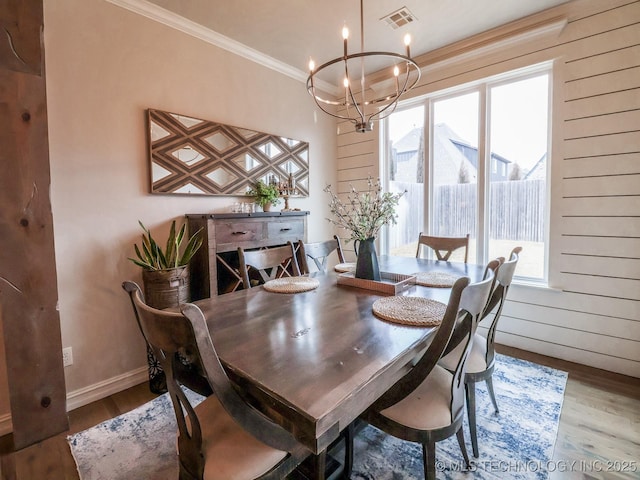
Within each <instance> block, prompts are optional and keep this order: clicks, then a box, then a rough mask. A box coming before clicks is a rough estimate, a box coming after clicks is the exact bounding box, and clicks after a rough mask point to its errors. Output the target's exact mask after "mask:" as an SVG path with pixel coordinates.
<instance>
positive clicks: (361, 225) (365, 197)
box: [324, 177, 405, 281]
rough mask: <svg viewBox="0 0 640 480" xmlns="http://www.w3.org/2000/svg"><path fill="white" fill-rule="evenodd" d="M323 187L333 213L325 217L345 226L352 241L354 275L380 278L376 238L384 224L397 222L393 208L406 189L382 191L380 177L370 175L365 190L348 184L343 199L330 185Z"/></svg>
mask: <svg viewBox="0 0 640 480" xmlns="http://www.w3.org/2000/svg"><path fill="white" fill-rule="evenodd" d="M324 191H325V192H327V193H328V194H329V195H330V196H331V201H330V202H329V211H330V212H331V214H332V215H333V218H327V220H328V221H329V222H331V223H333V224H334V225H336V226H338V227H340V228H342V229H344V230H346V231H347V232H348V233H349V238H350V239H351V240H353V241H354V246H355V247H356V255H357V260H356V272H355V276H356V277H357V278H364V279H367V280H377V281H378V280H380V269H379V268H378V257H377V253H376V249H375V243H374V242H375V238H376V236H377V235H378V232H379V231H380V229H381V228H382V226H383V225H388V224H395V223H396V217H397V215H396V210H395V209H396V207H397V206H398V202H399V201H400V198H401V197H402V196H403V195H404V193H405V192H402V193H391V192H383V191H382V186H381V185H380V179H378V180H376V181H375V182H374V181H373V180H372V178H371V177H368V178H367V190H365V191H362V192H358V191H357V190H356V189H355V188H354V187H353V185H351V191H350V192H349V194H348V195H347V202H346V203H345V202H343V201H342V200H341V199H340V197H338V195H337V194H336V193H334V192H333V191H332V190H331V185H327V186H326V187H325V189H324ZM356 241H357V242H356Z"/></svg>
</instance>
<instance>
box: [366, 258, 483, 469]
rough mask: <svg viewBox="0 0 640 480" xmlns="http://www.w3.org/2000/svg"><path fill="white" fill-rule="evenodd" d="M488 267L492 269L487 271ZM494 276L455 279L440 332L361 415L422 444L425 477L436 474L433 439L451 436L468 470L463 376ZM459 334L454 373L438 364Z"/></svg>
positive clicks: (394, 434) (403, 438)
mask: <svg viewBox="0 0 640 480" xmlns="http://www.w3.org/2000/svg"><path fill="white" fill-rule="evenodd" d="M490 271H492V270H490ZM492 282H493V276H492V274H490V275H489V276H488V278H486V279H484V280H482V281H480V282H477V283H469V278H467V277H462V278H460V279H458V280H457V281H456V282H455V283H454V285H453V287H452V289H451V294H450V296H449V302H448V304H447V308H446V311H445V314H444V317H443V320H442V323H441V325H440V327H439V328H438V331H437V332H436V334H435V336H434V339H433V341H432V342H431V344H430V345H429V347H428V348H427V350H426V352H425V353H424V354H423V355H422V357H421V358H420V359H419V360H418V361H417V363H416V364H415V366H414V367H413V368H412V369H411V370H409V372H408V373H407V374H406V375H405V376H404V377H402V378H401V379H400V380H399V381H398V382H397V383H396V384H395V385H394V386H393V387H391V389H389V390H388V391H387V392H386V393H385V394H384V395H383V396H382V397H380V399H378V400H377V401H376V402H375V403H374V404H373V405H372V406H371V407H370V408H369V409H368V410H367V411H365V413H364V414H363V415H362V418H363V419H364V420H365V421H367V422H368V423H370V424H371V425H373V426H375V427H377V428H379V429H380V430H382V431H384V432H386V433H387V434H389V435H393V436H394V437H397V438H400V439H402V440H407V441H410V442H418V443H420V444H422V455H423V465H424V472H425V477H426V478H427V479H429V480H431V479H435V478H436V465H435V452H436V442H439V441H440V440H444V439H446V438H448V437H450V436H451V435H453V434H455V435H456V437H457V440H458V444H459V445H460V450H461V452H462V456H463V458H464V460H465V463H466V465H467V468H469V466H470V465H469V457H468V455H467V450H466V446H465V443H464V432H463V429H462V423H463V417H464V374H465V367H466V362H467V357H468V354H469V351H470V350H471V343H472V340H473V335H474V333H475V330H476V327H477V324H478V321H479V318H480V315H481V314H482V311H483V309H484V307H485V305H486V303H487V298H488V297H489V293H490V289H491V284H492ZM461 334H463V335H462V338H463V340H462V341H463V344H464V349H463V350H462V351H461V352H459V353H460V355H459V358H458V359H457V365H456V369H455V371H454V372H449V371H447V370H446V369H444V368H443V367H441V366H439V365H438V360H439V359H440V357H441V355H442V353H443V352H444V351H445V349H446V346H447V345H448V344H449V343H450V341H451V338H452V337H453V336H454V335H457V336H459V337H460V336H461Z"/></svg>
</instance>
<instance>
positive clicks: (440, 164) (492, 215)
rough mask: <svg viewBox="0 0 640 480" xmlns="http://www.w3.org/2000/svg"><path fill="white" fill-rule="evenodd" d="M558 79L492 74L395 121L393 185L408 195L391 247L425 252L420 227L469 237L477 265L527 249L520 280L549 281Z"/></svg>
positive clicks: (390, 152) (545, 74)
mask: <svg viewBox="0 0 640 480" xmlns="http://www.w3.org/2000/svg"><path fill="white" fill-rule="evenodd" d="M549 78H550V75H549V71H548V70H547V69H545V70H539V71H537V72H536V73H533V74H532V73H528V74H527V75H522V74H520V75H517V74H512V75H509V76H502V77H501V78H500V79H499V80H486V81H484V82H481V83H478V84H475V85H473V86H471V87H469V86H467V87H465V88H464V89H462V88H461V89H460V90H459V91H454V92H453V93H451V92H449V93H448V94H447V95H446V96H444V95H432V96H430V97H429V98H426V99H423V100H422V101H421V103H419V104H416V102H415V101H414V102H413V104H412V105H411V106H408V107H407V108H406V109H404V110H400V111H398V112H396V113H394V114H392V115H391V116H390V117H389V118H388V119H387V125H388V126H387V128H386V129H385V132H386V135H387V136H386V144H387V145H389V148H388V149H387V151H386V157H385V162H384V164H385V165H386V166H387V172H386V177H387V186H388V190H390V191H402V190H407V194H406V195H405V197H404V198H403V205H402V206H401V208H400V209H399V210H398V215H399V218H398V220H399V222H398V225H394V226H391V227H390V228H389V229H388V235H387V237H386V238H385V240H386V241H383V244H382V252H383V253H389V254H392V255H409V256H412V255H415V252H416V248H417V238H418V233H419V232H420V231H426V232H429V233H430V234H432V235H439V236H463V235H466V234H467V233H469V234H470V237H471V241H470V250H469V259H470V261H475V262H476V263H481V264H483V263H486V262H487V261H488V260H489V259H491V258H495V257H498V256H503V257H507V256H508V255H509V253H510V252H511V250H512V248H513V247H515V246H516V245H521V246H522V247H523V252H522V254H521V261H520V262H519V264H518V271H517V272H516V273H517V275H518V277H520V278H523V277H524V278H528V279H532V280H542V279H544V278H545V275H546V268H545V266H546V257H545V255H546V253H545V252H546V248H545V243H546V238H547V234H546V225H547V158H548V155H547V148H548V144H549V142H548V124H549V108H548V106H549ZM416 118H422V119H424V118H430V119H431V120H430V122H428V124H425V123H424V122H418V121H416ZM485 132H486V133H485ZM425 138H426V139H427V141H426V142H425ZM425 148H426V151H427V152H428V155H426V156H425V155H424V151H425V150H424V149H425ZM409 206H410V208H409ZM423 207H424V208H423ZM461 259H462V257H460V258H454V259H453V261H459V260H461Z"/></svg>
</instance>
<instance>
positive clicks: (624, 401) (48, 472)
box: [0, 345, 640, 480]
mask: <svg viewBox="0 0 640 480" xmlns="http://www.w3.org/2000/svg"><path fill="white" fill-rule="evenodd" d="M497 350H498V352H500V353H503V354H506V355H511V356H514V357H517V358H522V359H524V360H528V361H532V362H536V363H539V364H542V365H547V366H550V367H552V368H558V369H561V370H565V371H567V372H569V377H568V380H567V386H566V390H565V398H564V402H563V405H562V413H561V415H560V422H559V427H558V439H557V442H556V447H555V451H554V455H553V462H554V465H561V464H567V463H568V464H570V463H571V462H574V461H577V462H580V461H582V462H584V465H585V466H588V465H589V464H590V462H591V463H593V462H595V461H596V460H598V461H605V462H606V461H613V460H615V459H622V460H627V461H632V460H636V461H637V459H638V456H639V455H638V448H639V447H638V439H639V438H640V431H639V428H640V426H639V424H638V418H639V417H640V383H639V382H637V381H636V380H635V379H633V378H631V377H627V376H624V375H619V374H614V373H611V372H606V371H604V370H599V369H596V368H592V367H587V366H584V365H579V364H576V363H571V362H567V361H563V360H558V359H555V358H550V357H545V356H542V355H538V354H535V353H531V352H527V351H524V350H518V349H516V348H513V347H506V346H504V345H497ZM154 397H155V395H154V394H152V393H150V392H149V388H148V386H147V385H146V383H143V384H140V385H138V386H135V387H132V388H129V389H127V390H125V391H123V392H120V393H118V394H115V395H112V396H110V397H107V398H104V399H102V400H99V401H97V402H94V403H92V404H89V405H86V406H84V407H81V408H78V409H77V410H74V411H72V412H70V414H69V421H70V428H69V431H68V432H64V433H61V434H58V435H57V436H55V437H53V438H50V439H47V440H44V441H42V442H40V443H38V444H37V445H34V446H32V447H29V448H27V449H24V450H22V451H20V452H11V451H10V449H8V448H7V440H8V438H7V437H0V479H1V480H33V479H34V478H37V479H39V480H78V474H77V471H76V466H75V463H74V461H73V458H72V456H71V451H70V450H69V447H68V446H67V443H66V436H67V435H69V434H73V433H77V432H79V431H82V430H84V429H86V428H89V427H91V426H94V425H97V424H98V423H100V422H103V421H105V420H107V419H109V418H111V417H114V416H116V415H119V414H121V413H125V412H127V411H129V410H131V409H133V408H135V407H137V406H139V405H142V404H143V403H145V402H147V401H149V400H151V399H153V398H154ZM479 421H480V420H479ZM578 467H580V464H578ZM639 468H640V467H639ZM587 473H588V475H589V476H588V477H587V476H586V474H587ZM34 474H35V476H33V475H34ZM296 478H299V477H296ZM585 478H589V479H602V480H604V479H614V478H615V479H618V478H619V479H626V480H630V479H632V478H637V473H635V474H626V475H625V474H622V473H616V472H610V473H608V474H607V475H605V474H603V473H598V472H584V471H575V472H555V473H552V474H551V476H550V480H572V479H580V480H583V479H585Z"/></svg>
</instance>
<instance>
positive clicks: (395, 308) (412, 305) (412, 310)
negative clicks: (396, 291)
mask: <svg viewBox="0 0 640 480" xmlns="http://www.w3.org/2000/svg"><path fill="white" fill-rule="evenodd" d="M446 309H447V306H446V305H445V304H444V303H442V302H437V301H436V300H431V299H429V298H422V297H382V298H379V299H378V300H376V301H375V302H374V303H373V313H374V315H376V316H378V317H380V318H382V319H383V320H387V321H389V322H393V323H400V324H402V325H416V326H420V327H436V326H438V325H440V323H442V317H443V316H444V312H445V310H446Z"/></svg>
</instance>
